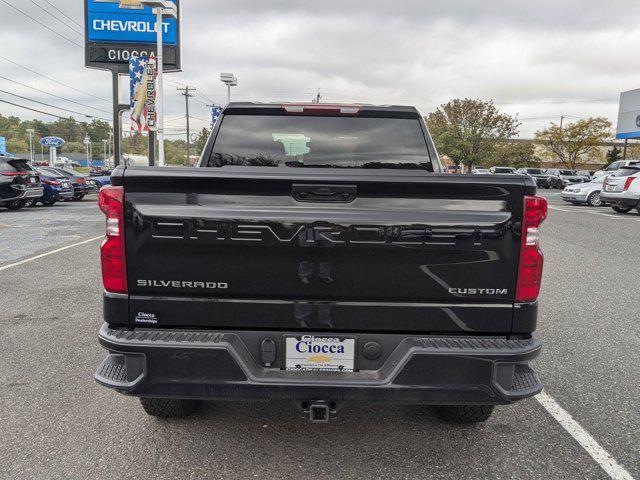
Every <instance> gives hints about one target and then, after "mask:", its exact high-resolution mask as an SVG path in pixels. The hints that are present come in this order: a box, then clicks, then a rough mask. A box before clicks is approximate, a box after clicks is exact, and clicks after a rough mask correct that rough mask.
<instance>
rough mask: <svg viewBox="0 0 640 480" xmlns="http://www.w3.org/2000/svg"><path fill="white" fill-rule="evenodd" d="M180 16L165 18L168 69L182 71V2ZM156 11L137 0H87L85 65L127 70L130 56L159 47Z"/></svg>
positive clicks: (165, 64) (119, 70)
mask: <svg viewBox="0 0 640 480" xmlns="http://www.w3.org/2000/svg"><path fill="white" fill-rule="evenodd" d="M174 3H175V5H176V8H177V18H173V17H171V16H168V17H165V18H164V19H163V22H162V27H161V28H162V38H163V44H164V52H163V55H164V67H165V68H164V70H165V72H175V71H180V68H181V65H180V64H181V62H180V57H181V55H180V3H179V1H178V0H174ZM156 40H157V38H156V15H155V14H154V13H153V9H152V8H151V7H148V6H143V5H141V4H140V1H139V0H138V1H136V0H127V1H124V0H85V43H86V47H85V49H86V52H85V65H86V66H87V67H91V68H101V69H107V70H112V71H113V70H117V71H118V72H120V73H127V72H128V70H129V59H130V58H132V57H137V56H146V55H143V52H145V53H146V54H147V55H148V54H150V53H153V54H155V50H156Z"/></svg>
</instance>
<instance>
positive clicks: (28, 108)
mask: <svg viewBox="0 0 640 480" xmlns="http://www.w3.org/2000/svg"><path fill="white" fill-rule="evenodd" d="M0 102H2V103H8V104H9V105H13V106H14V107H19V108H24V109H25V110H31V111H32V112H38V113H42V114H43V115H49V116H51V117H56V118H57V119H59V120H67V118H65V117H61V116H60V115H56V114H54V113H49V112H43V111H42V110H37V109H35V108H30V107H26V106H24V105H18V104H17V103H13V102H9V101H7V100H2V99H1V98H0Z"/></svg>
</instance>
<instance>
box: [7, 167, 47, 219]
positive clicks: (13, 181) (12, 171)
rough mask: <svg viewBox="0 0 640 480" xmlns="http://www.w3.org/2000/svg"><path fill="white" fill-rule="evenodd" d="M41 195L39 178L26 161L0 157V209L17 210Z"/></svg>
mask: <svg viewBox="0 0 640 480" xmlns="http://www.w3.org/2000/svg"><path fill="white" fill-rule="evenodd" d="M42 193H43V189H42V183H41V182H40V177H38V174H37V173H36V172H35V170H33V168H31V166H30V165H29V162H28V161H27V160H25V159H21V158H6V157H0V207H6V208H8V209H9V210H19V209H20V208H22V207H24V206H25V205H27V204H28V203H29V202H31V200H33V199H34V198H40V197H42Z"/></svg>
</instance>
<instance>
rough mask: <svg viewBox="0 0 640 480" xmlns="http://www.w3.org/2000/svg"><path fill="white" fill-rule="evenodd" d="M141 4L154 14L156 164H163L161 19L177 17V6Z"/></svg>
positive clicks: (162, 0)
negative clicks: (156, 88) (156, 125)
mask: <svg viewBox="0 0 640 480" xmlns="http://www.w3.org/2000/svg"><path fill="white" fill-rule="evenodd" d="M140 3H141V4H142V5H146V6H148V7H153V13H155V14H156V50H157V51H156V62H157V64H158V66H157V69H158V95H157V99H156V116H157V117H156V118H157V120H156V121H157V123H158V165H159V166H161V167H163V166H164V121H163V106H164V103H163V91H164V88H163V85H164V84H163V81H162V74H163V70H164V68H163V58H162V57H163V48H164V47H163V42H162V33H163V30H164V29H163V28H162V19H163V18H164V17H173V18H178V7H176V4H175V3H173V2H171V1H168V0H142V1H141V2H140Z"/></svg>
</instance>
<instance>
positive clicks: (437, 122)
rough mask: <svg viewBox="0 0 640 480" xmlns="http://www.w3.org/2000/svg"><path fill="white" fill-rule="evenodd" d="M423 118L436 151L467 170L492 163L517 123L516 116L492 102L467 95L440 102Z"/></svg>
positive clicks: (510, 136) (514, 132)
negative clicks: (443, 102)
mask: <svg viewBox="0 0 640 480" xmlns="http://www.w3.org/2000/svg"><path fill="white" fill-rule="evenodd" d="M426 121H427V125H428V126H429V131H430V132H431V135H432V137H433V141H434V142H435V144H436V147H437V148H438V151H439V152H440V153H442V154H444V155H447V156H449V157H450V158H451V159H452V160H453V161H454V162H455V164H456V165H460V164H461V163H462V164H464V165H466V166H467V167H468V168H469V169H471V168H472V167H473V166H474V165H488V164H490V163H492V162H493V161H494V159H495V158H496V155H497V154H498V150H499V149H500V148H501V144H503V142H504V140H507V139H509V138H512V137H514V136H516V135H517V134H518V127H519V126H520V124H519V123H518V119H517V117H514V116H511V115H508V114H505V113H501V112H500V111H499V110H498V109H497V107H496V106H495V105H494V104H493V101H484V100H472V99H469V98H465V99H454V100H451V101H450V102H449V103H446V104H444V105H441V106H440V107H439V108H438V110H436V111H435V112H432V113H430V114H429V115H428V116H427V118H426Z"/></svg>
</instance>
